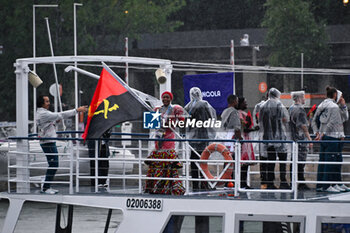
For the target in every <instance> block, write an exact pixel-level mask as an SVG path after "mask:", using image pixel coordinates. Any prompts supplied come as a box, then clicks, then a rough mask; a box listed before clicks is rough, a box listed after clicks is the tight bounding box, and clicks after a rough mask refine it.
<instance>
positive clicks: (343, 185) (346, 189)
mask: <svg viewBox="0 0 350 233" xmlns="http://www.w3.org/2000/svg"><path fill="white" fill-rule="evenodd" d="M338 186H339V187H340V188H342V189H344V190H345V192H349V191H350V188H349V187H348V186H346V185H345V184H342V185H338Z"/></svg>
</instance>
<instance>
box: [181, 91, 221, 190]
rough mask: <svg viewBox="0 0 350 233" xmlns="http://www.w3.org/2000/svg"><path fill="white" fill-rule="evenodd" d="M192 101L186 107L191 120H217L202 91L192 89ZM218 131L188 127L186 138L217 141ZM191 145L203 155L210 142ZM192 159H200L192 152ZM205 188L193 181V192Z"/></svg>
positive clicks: (194, 174)
mask: <svg viewBox="0 0 350 233" xmlns="http://www.w3.org/2000/svg"><path fill="white" fill-rule="evenodd" d="M190 98H191V101H190V102H189V103H188V104H187V105H186V106H185V110H186V112H187V113H188V115H189V118H190V120H193V119H196V121H198V120H199V121H206V120H209V119H213V120H216V111H215V109H214V108H213V107H212V106H211V105H210V104H209V103H208V102H207V101H205V100H203V96H202V91H201V90H200V89H199V88H198V87H192V88H191V89H190ZM215 136H216V131H215V129H214V128H211V127H208V128H205V127H200V128H199V127H188V128H186V138H188V139H215ZM190 145H191V146H192V148H193V149H194V150H196V151H197V153H198V154H199V155H200V154H202V152H203V150H204V149H205V147H206V146H207V145H208V142H200V141H197V142H196V141H191V142H190ZM191 159H199V157H198V155H197V154H196V153H195V152H194V151H191ZM191 175H192V178H198V177H199V175H198V167H197V165H196V164H195V163H191ZM200 186H202V188H205V186H206V185H204V186H203V185H200V183H199V182H198V181H193V191H199V190H200V189H201V187H200Z"/></svg>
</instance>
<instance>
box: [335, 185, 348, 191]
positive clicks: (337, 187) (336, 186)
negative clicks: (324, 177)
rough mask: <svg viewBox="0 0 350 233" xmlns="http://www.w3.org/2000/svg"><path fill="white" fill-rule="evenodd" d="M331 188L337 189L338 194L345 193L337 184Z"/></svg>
mask: <svg viewBox="0 0 350 233" xmlns="http://www.w3.org/2000/svg"><path fill="white" fill-rule="evenodd" d="M333 188H335V189H338V190H339V191H340V192H345V191H346V190H345V189H343V188H342V187H341V186H339V185H337V184H336V185H334V186H333Z"/></svg>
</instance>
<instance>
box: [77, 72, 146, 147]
mask: <svg viewBox="0 0 350 233" xmlns="http://www.w3.org/2000/svg"><path fill="white" fill-rule="evenodd" d="M107 68H108V67H107ZM122 82H123V81H121V80H119V77H117V76H116V75H115V74H114V73H113V71H111V70H110V69H109V68H108V70H107V69H106V68H103V70H102V72H101V75H100V80H99V81H98V84H97V87H96V90H95V93H94V96H93V98H92V101H91V103H90V107H89V111H88V119H87V124H86V128H85V132H84V134H83V136H82V138H83V139H84V140H86V139H88V138H99V137H101V136H102V134H103V133H104V132H105V131H106V130H108V129H110V128H111V127H112V126H114V125H116V124H119V123H122V122H124V121H131V120H137V119H141V118H142V116H143V112H145V111H149V110H148V109H147V108H146V106H145V105H144V103H142V102H141V101H140V100H139V99H137V98H136V97H135V94H134V93H130V92H131V91H130V89H129V88H127V86H126V84H124V83H122Z"/></svg>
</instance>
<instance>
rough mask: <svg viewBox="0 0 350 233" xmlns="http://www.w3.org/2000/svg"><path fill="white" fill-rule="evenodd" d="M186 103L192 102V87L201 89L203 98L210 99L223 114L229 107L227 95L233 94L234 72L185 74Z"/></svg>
mask: <svg viewBox="0 0 350 233" xmlns="http://www.w3.org/2000/svg"><path fill="white" fill-rule="evenodd" d="M183 85H184V94H185V105H186V104H187V103H188V102H190V89H191V88H192V87H198V88H199V89H201V91H202V94H203V99H204V100H206V101H208V102H209V103H210V104H211V106H213V108H215V110H216V114H217V115H219V114H221V113H222V112H223V111H224V109H225V108H227V97H228V96H229V95H232V94H233V90H234V73H233V72H230V73H214V74H196V75H185V76H184V77H183Z"/></svg>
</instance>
